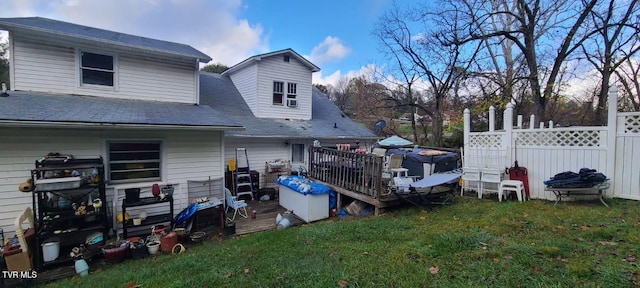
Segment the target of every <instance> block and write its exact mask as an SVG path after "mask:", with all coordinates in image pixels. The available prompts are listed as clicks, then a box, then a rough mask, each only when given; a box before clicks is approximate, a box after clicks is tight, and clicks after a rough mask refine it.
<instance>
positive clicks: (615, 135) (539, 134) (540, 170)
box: [463, 86, 640, 200]
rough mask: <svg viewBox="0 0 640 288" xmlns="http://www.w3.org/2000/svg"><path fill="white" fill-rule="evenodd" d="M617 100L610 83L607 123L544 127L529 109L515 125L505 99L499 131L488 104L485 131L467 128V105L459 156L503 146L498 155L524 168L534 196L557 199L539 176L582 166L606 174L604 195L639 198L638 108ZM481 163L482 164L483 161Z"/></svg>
mask: <svg viewBox="0 0 640 288" xmlns="http://www.w3.org/2000/svg"><path fill="white" fill-rule="evenodd" d="M617 103H618V101H617V89H616V88H615V86H613V87H612V88H611V89H610V90H609V111H608V125H607V126H593V127H582V126H580V127H562V128H554V127H553V122H552V121H549V123H548V125H547V127H545V126H544V125H545V124H546V123H542V122H540V123H539V127H538V128H536V127H535V118H534V117H533V115H532V116H531V117H530V119H529V127H528V128H524V127H522V116H521V115H519V116H518V117H517V120H516V121H515V122H516V124H515V126H514V119H513V118H514V117H513V105H512V104H507V109H506V110H505V112H504V121H503V122H504V127H503V130H499V131H496V130H495V129H494V127H495V109H494V108H493V107H491V108H490V110H489V127H488V131H483V132H471V122H470V119H471V115H470V111H469V109H465V111H464V150H463V152H464V156H463V158H465V159H479V158H480V159H482V158H483V157H484V156H482V155H489V154H488V153H487V151H502V153H504V154H505V155H504V156H503V157H498V158H497V159H500V161H504V163H503V165H504V167H505V168H507V167H510V166H513V164H514V161H515V160H517V161H518V164H519V165H520V166H523V167H526V168H527V170H528V178H529V179H528V180H529V190H530V193H531V195H530V196H531V198H532V199H548V200H552V199H555V196H554V195H553V193H552V192H549V191H545V190H544V184H543V181H544V180H547V179H549V178H550V177H552V176H553V175H555V174H557V173H560V172H564V171H574V172H578V171H579V170H580V168H585V167H586V168H591V169H596V170H597V171H598V172H602V173H604V174H605V175H606V176H607V177H608V178H609V179H610V183H611V188H609V189H608V190H607V191H606V196H607V197H616V198H624V199H634V200H640V149H638V148H637V147H640V112H626V113H618V110H617ZM634 147H636V148H634ZM484 158H487V157H484ZM490 158H493V159H494V160H493V161H495V159H496V158H495V157H490ZM465 159H463V161H465ZM502 159H504V160H502ZM487 161H489V159H485V160H484V162H485V163H486V162H487ZM474 162H478V161H474ZM480 163H481V164H480V165H481V166H482V163H483V161H480ZM465 164H467V163H463V167H464V166H465ZM468 165H470V164H468ZM474 165H477V164H474ZM478 168H481V167H478ZM504 177H505V178H507V177H508V176H506V175H505V176H504Z"/></svg>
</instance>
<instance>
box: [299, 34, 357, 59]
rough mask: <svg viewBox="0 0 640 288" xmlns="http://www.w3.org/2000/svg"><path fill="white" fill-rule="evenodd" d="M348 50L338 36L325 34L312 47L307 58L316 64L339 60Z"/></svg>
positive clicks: (347, 53) (349, 50)
mask: <svg viewBox="0 0 640 288" xmlns="http://www.w3.org/2000/svg"><path fill="white" fill-rule="evenodd" d="M350 52H351V49H349V47H347V46H344V44H342V40H340V39H339V38H338V37H333V36H327V37H326V38H324V40H323V41H322V42H321V43H320V44H318V45H316V46H315V47H313V49H312V50H311V55H309V56H307V58H309V60H310V61H311V62H313V63H315V64H316V65H322V63H326V62H330V61H337V60H340V59H342V58H344V57H346V56H347V55H349V53H350Z"/></svg>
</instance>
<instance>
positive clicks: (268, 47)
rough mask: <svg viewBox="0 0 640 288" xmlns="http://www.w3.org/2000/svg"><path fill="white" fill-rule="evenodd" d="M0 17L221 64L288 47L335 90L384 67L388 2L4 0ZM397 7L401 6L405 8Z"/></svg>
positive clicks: (316, 76)
mask: <svg viewBox="0 0 640 288" xmlns="http://www.w3.org/2000/svg"><path fill="white" fill-rule="evenodd" d="M3 2H5V3H4V4H3V9H1V10H0V17H30V16H41V17H47V18H52V19H56V20H61V21H67V22H72V23H76V24H81V25H86V26H92V27H97V28H102V29H108V30H113V31H117V32H123V33H129V34H134V35H140V36H145V37H151V38H157V39H162V40H168V41H174V42H179V43H185V44H189V45H191V46H193V47H195V48H197V49H199V50H201V51H203V52H205V53H206V54H208V55H209V56H211V57H212V58H213V59H214V60H213V62H219V63H222V64H225V65H229V66H231V65H233V64H236V63H238V62H240V61H241V60H243V59H245V58H247V57H249V56H252V55H256V54H260V53H265V52H269V51H275V50H279V49H284V48H292V49H294V50H295V51H296V52H298V53H300V54H301V55H303V56H305V57H307V58H308V59H309V60H311V61H312V62H313V63H315V64H316V65H318V66H319V67H320V68H321V69H322V71H320V72H319V73H316V74H315V75H314V83H322V84H326V83H335V82H336V81H337V80H338V79H339V78H340V77H343V76H354V75H358V74H359V73H361V71H365V70H366V69H367V68H366V67H367V66H368V65H378V66H380V65H384V57H383V55H382V54H381V53H380V52H379V44H378V42H377V40H376V39H375V38H374V37H373V36H372V35H371V32H372V30H373V27H374V25H375V24H376V23H377V21H378V19H379V17H380V16H381V15H382V14H384V13H385V11H387V10H388V9H390V8H391V7H392V5H393V2H392V0H347V1H345V0H323V1H305V0H302V1H296V0H49V1H45V0H9V1H6V0H5V1H3ZM402 3H406V1H405V2H402Z"/></svg>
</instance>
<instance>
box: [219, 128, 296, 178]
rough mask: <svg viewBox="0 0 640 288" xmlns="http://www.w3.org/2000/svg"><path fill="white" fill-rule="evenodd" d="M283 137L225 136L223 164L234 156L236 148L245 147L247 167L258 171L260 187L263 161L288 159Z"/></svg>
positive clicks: (263, 166)
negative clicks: (247, 160)
mask: <svg viewBox="0 0 640 288" xmlns="http://www.w3.org/2000/svg"><path fill="white" fill-rule="evenodd" d="M284 142H285V141H284V140H283V139H273V138H266V139H264V138H260V139H256V138H226V139H225V144H224V159H225V160H224V161H225V165H226V163H227V161H228V160H229V159H235V158H236V148H238V147H240V148H246V149H247V155H248V159H249V167H250V168H251V170H256V171H258V172H259V173H260V187H262V186H264V179H265V177H264V173H265V165H266V164H265V163H266V162H269V161H273V160H276V159H283V160H289V159H290V157H291V156H289V146H286V145H285V144H284Z"/></svg>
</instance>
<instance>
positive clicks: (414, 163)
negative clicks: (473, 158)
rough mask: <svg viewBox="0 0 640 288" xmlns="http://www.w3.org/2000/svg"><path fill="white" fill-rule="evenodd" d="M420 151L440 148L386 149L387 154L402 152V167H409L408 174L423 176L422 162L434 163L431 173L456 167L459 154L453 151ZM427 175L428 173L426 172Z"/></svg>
mask: <svg viewBox="0 0 640 288" xmlns="http://www.w3.org/2000/svg"><path fill="white" fill-rule="evenodd" d="M420 151H440V150H431V149H421V148H417V149H413V150H405V149H389V150H387V155H391V154H402V155H404V160H403V161H402V167H404V168H407V169H409V175H410V176H420V177H423V176H424V166H423V163H428V164H431V165H435V167H434V168H433V173H436V172H446V171H451V170H454V169H457V168H458V160H459V159H460V156H459V155H458V154H457V153H454V152H447V151H440V152H443V153H442V154H440V155H430V156H425V155H420V154H419V153H420ZM427 175H429V174H427Z"/></svg>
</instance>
